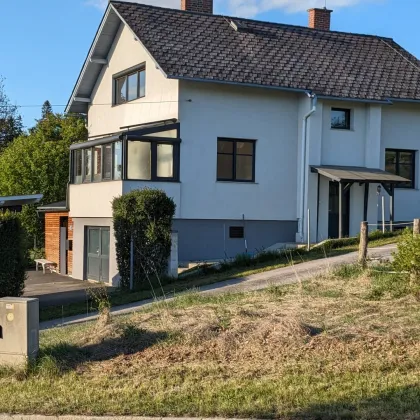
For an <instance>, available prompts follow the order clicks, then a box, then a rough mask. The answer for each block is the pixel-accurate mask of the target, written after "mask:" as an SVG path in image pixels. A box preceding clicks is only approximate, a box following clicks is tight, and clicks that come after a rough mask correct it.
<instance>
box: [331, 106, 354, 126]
mask: <svg viewBox="0 0 420 420" xmlns="http://www.w3.org/2000/svg"><path fill="white" fill-rule="evenodd" d="M349 116H350V113H349V111H347V110H343V109H332V110H331V128H349V126H350V124H349V122H350V121H349Z"/></svg>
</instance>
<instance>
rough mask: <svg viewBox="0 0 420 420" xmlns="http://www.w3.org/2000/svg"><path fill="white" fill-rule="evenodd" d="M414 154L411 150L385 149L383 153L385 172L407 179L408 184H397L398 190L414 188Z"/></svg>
mask: <svg viewBox="0 0 420 420" xmlns="http://www.w3.org/2000/svg"><path fill="white" fill-rule="evenodd" d="M415 162H416V152H415V151H413V150H398V149H387V150H386V151H385V170H386V171H387V172H390V173H392V174H395V175H399V176H402V177H403V178H406V179H409V180H410V182H406V183H403V184H398V188H415V173H416V171H415Z"/></svg>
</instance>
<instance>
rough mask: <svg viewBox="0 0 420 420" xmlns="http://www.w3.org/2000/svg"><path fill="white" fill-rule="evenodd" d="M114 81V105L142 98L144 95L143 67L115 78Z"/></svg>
mask: <svg viewBox="0 0 420 420" xmlns="http://www.w3.org/2000/svg"><path fill="white" fill-rule="evenodd" d="M114 80H115V81H114V83H115V98H114V104H115V105H120V104H125V103H126V102H130V101H134V100H135V99H138V98H143V97H144V96H145V94H146V70H145V68H144V66H143V67H142V68H140V69H137V70H135V71H132V72H128V73H127V74H125V75H123V76H121V77H116V78H115V79H114Z"/></svg>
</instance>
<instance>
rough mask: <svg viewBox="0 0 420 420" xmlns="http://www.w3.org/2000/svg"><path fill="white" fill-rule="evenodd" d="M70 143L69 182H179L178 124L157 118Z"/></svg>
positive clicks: (175, 121) (174, 121)
mask: <svg viewBox="0 0 420 420" xmlns="http://www.w3.org/2000/svg"><path fill="white" fill-rule="evenodd" d="M124 128H125V129H126V131H122V132H120V133H115V134H110V135H108V136H102V137H100V138H91V139H90V140H89V141H87V142H84V143H77V144H73V145H71V146H70V155H71V156H70V158H71V163H70V164H71V168H72V169H71V183H72V184H85V183H95V182H106V181H120V180H123V181H124V180H130V181H157V182H159V181H164V182H179V160H180V143H181V138H180V124H179V122H177V120H169V121H157V122H154V123H148V124H143V125H137V126H132V127H122V129H124Z"/></svg>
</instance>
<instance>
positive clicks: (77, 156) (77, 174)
mask: <svg viewBox="0 0 420 420" xmlns="http://www.w3.org/2000/svg"><path fill="white" fill-rule="evenodd" d="M82 181H83V157H82V151H81V150H76V151H75V153H74V183H75V184H81V183H82Z"/></svg>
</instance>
